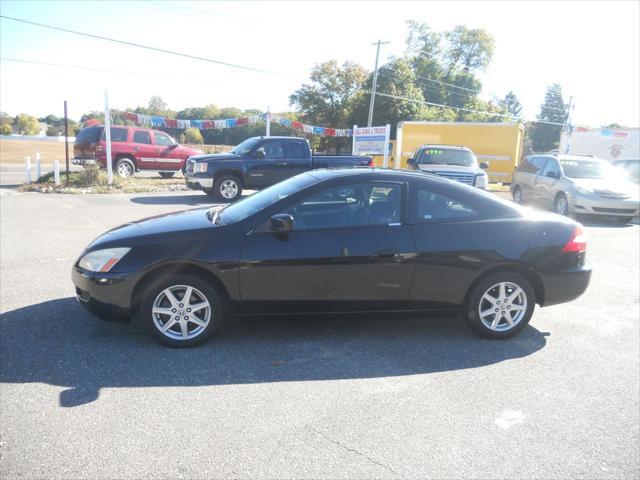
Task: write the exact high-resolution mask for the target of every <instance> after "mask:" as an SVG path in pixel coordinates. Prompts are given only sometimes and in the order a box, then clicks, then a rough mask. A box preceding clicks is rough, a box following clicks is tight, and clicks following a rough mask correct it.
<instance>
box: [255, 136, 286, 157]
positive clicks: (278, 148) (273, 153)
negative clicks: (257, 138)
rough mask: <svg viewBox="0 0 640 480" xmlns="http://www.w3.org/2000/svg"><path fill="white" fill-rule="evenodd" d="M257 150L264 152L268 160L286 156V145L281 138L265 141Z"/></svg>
mask: <svg viewBox="0 0 640 480" xmlns="http://www.w3.org/2000/svg"><path fill="white" fill-rule="evenodd" d="M257 151H258V152H260V151H262V152H264V158H265V159H266V160H278V159H281V158H284V146H283V144H282V142H281V141H280V140H275V141H271V142H264V143H263V144H262V145H261V146H260V147H259V148H258V149H257Z"/></svg>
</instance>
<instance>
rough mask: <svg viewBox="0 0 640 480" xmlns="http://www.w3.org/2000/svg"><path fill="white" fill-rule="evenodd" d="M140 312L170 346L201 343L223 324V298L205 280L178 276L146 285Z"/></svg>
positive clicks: (154, 334)
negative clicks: (147, 286)
mask: <svg viewBox="0 0 640 480" xmlns="http://www.w3.org/2000/svg"><path fill="white" fill-rule="evenodd" d="M141 314H142V316H143V318H144V322H145V324H146V325H147V327H148V328H149V330H150V332H151V334H152V335H153V336H154V337H155V338H156V339H157V340H159V341H160V342H161V343H164V344H165V345H168V346H170V347H193V346H196V345H200V344H202V343H203V342H205V341H206V340H207V339H208V338H209V337H211V336H212V335H213V334H214V333H215V332H216V331H218V330H219V329H220V328H221V327H222V325H223V323H224V315H225V308H224V301H223V298H222V297H221V296H220V295H219V294H218V292H216V290H215V289H214V288H213V287H212V286H211V285H210V284H209V283H208V282H206V281H204V280H203V279H201V278H200V277H197V276H194V275H185V274H180V275H175V276H173V277H171V278H168V279H163V280H161V281H158V282H155V283H154V284H152V285H151V286H150V287H149V288H147V290H146V293H145V295H144V299H143V302H142V308H141Z"/></svg>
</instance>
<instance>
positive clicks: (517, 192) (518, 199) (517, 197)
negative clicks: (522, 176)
mask: <svg viewBox="0 0 640 480" xmlns="http://www.w3.org/2000/svg"><path fill="white" fill-rule="evenodd" d="M513 202H514V203H518V204H522V189H521V188H520V187H515V188H514V189H513Z"/></svg>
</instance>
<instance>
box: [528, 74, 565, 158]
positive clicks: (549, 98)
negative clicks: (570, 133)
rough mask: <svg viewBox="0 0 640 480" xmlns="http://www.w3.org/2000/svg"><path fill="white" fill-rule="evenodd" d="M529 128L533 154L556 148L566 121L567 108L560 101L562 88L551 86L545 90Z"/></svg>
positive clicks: (561, 100) (562, 101) (555, 85)
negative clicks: (538, 109)
mask: <svg viewBox="0 0 640 480" xmlns="http://www.w3.org/2000/svg"><path fill="white" fill-rule="evenodd" d="M537 119H538V122H535V123H534V124H533V126H532V128H531V145H532V148H533V150H534V151H535V152H546V151H549V150H553V149H554V148H558V146H559V145H560V134H561V133H562V126H563V124H564V123H565V121H566V120H567V106H566V105H565V103H564V100H563V99H562V88H561V87H560V85H558V84H557V83H556V84H553V85H551V86H550V87H548V88H547V93H546V94H545V97H544V103H543V104H542V105H541V106H540V113H538V116H537Z"/></svg>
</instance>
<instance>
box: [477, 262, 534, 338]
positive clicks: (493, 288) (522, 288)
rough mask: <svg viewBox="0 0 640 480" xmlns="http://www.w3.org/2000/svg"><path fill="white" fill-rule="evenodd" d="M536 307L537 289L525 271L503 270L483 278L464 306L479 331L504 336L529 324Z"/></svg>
mask: <svg viewBox="0 0 640 480" xmlns="http://www.w3.org/2000/svg"><path fill="white" fill-rule="evenodd" d="M534 307H535V293H534V290H533V287H532V286H531V284H530V283H529V281H528V280H527V279H526V278H524V277H523V276H522V275H519V274H517V273H510V272H501V273H496V274H493V275H489V276H488V277H486V278H484V279H483V280H482V281H480V282H479V283H478V284H477V285H476V286H475V287H474V289H473V291H472V292H471V295H470V296H469V301H468V303H467V306H466V308H465V314H466V319H467V322H468V324H469V326H470V327H471V329H472V330H473V331H474V332H476V333H477V334H478V335H480V336H482V337H485V338H491V339H501V338H507V337H511V336H512V335H515V334H516V333H518V332H519V331H521V330H522V329H523V328H524V327H526V326H527V324H528V323H529V320H530V319H531V315H532V314H533V310H534Z"/></svg>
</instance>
